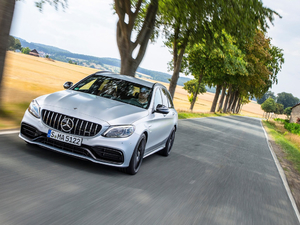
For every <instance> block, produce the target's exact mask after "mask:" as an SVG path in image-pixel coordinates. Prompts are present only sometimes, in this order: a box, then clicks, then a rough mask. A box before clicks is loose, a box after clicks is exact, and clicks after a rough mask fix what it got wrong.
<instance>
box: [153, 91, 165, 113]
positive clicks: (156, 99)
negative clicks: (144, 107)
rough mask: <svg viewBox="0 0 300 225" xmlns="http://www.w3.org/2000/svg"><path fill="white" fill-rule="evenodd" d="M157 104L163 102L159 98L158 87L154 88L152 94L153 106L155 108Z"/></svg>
mask: <svg viewBox="0 0 300 225" xmlns="http://www.w3.org/2000/svg"><path fill="white" fill-rule="evenodd" d="M158 104H163V102H162V99H161V93H160V91H159V88H157V89H156V91H155V96H154V107H155V108H156V106H157V105H158Z"/></svg>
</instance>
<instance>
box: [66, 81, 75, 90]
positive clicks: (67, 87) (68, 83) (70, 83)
mask: <svg viewBox="0 0 300 225" xmlns="http://www.w3.org/2000/svg"><path fill="white" fill-rule="evenodd" d="M72 85H73V82H70V81H67V82H66V83H64V89H69V88H70V87H72Z"/></svg>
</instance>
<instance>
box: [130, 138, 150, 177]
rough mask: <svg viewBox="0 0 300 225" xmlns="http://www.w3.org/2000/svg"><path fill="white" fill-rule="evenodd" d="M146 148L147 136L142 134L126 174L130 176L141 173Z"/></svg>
mask: <svg viewBox="0 0 300 225" xmlns="http://www.w3.org/2000/svg"><path fill="white" fill-rule="evenodd" d="M145 147H146V135H145V134H142V135H141V137H140V139H139V141H138V142H137V145H136V146H135V149H134V151H133V153H132V156H131V160H130V163H129V166H128V167H127V168H126V170H125V172H126V173H128V174H130V175H134V174H136V173H137V172H138V171H139V169H140V167H141V165H142V161H143V157H144V153H145Z"/></svg>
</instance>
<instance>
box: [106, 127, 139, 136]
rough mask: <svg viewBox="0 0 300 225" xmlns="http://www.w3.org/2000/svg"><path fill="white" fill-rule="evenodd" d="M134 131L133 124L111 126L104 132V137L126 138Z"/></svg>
mask: <svg viewBox="0 0 300 225" xmlns="http://www.w3.org/2000/svg"><path fill="white" fill-rule="evenodd" d="M133 132H134V126H132V125H127V126H112V127H110V128H108V130H107V131H105V132H104V134H103V136H104V137H109V138H126V137H129V136H130V135H132V134H133Z"/></svg>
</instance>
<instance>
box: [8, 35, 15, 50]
mask: <svg viewBox="0 0 300 225" xmlns="http://www.w3.org/2000/svg"><path fill="white" fill-rule="evenodd" d="M14 45H15V38H14V37H13V36H10V35H9V37H8V41H7V47H6V49H7V50H13V46H14Z"/></svg>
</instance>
